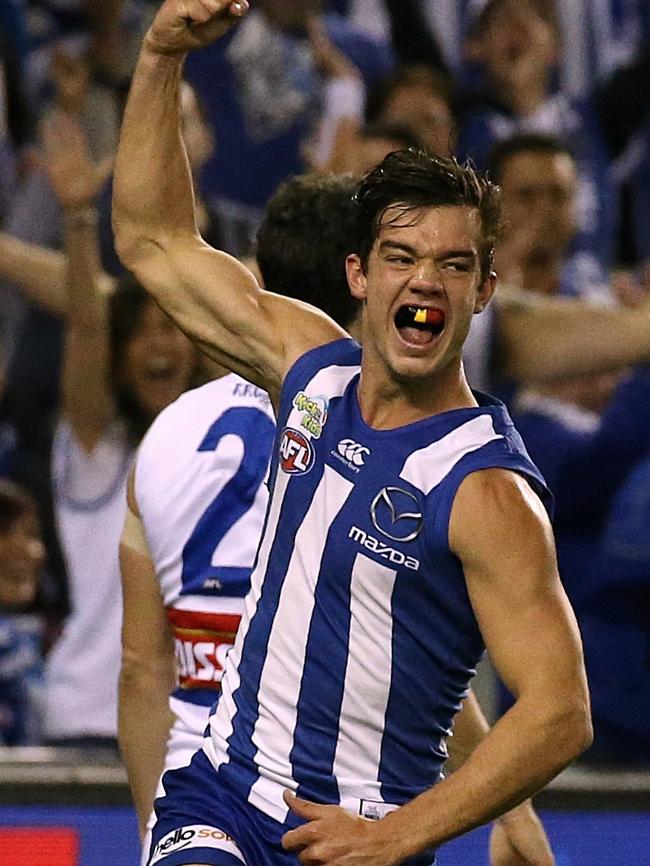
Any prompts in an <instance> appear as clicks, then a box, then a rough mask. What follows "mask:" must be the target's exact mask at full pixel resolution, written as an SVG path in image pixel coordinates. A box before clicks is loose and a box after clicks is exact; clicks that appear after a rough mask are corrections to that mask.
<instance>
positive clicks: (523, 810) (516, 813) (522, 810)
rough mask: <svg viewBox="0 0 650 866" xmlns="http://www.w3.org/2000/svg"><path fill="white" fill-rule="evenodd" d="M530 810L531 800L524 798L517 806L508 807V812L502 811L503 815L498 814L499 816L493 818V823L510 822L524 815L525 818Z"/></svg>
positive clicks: (531, 807)
mask: <svg viewBox="0 0 650 866" xmlns="http://www.w3.org/2000/svg"><path fill="white" fill-rule="evenodd" d="M532 811H533V802H532V800H524V801H523V802H522V803H519V805H518V806H515V807H514V809H510V811H509V812H504V813H503V815H499V817H498V818H496V819H495V823H498V824H512V823H514V822H516V821H519V820H521V819H522V818H524V817H526V818H527V817H528V816H529V815H530V813H531V812H532Z"/></svg>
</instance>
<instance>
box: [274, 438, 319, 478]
mask: <svg viewBox="0 0 650 866" xmlns="http://www.w3.org/2000/svg"><path fill="white" fill-rule="evenodd" d="M313 465H314V448H313V446H312V444H311V442H310V441H309V439H307V437H306V436H303V434H302V433H301V432H300V431H299V430H294V429H293V428H292V427H286V428H285V429H284V431H283V433H282V438H281V440H280V467H281V468H282V471H283V472H286V473H287V474H288V475H298V474H301V473H304V472H309V470H310V469H311V467H312V466H313Z"/></svg>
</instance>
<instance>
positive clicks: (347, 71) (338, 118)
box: [307, 16, 366, 174]
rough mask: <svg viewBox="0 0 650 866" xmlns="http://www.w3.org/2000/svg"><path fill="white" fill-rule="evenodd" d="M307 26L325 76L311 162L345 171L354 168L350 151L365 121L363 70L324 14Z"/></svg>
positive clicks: (329, 169)
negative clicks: (339, 42)
mask: <svg viewBox="0 0 650 866" xmlns="http://www.w3.org/2000/svg"><path fill="white" fill-rule="evenodd" d="M307 29H308V34H309V42H310V45H311V48H312V52H313V55H314V61H315V63H316V65H317V67H318V69H319V71H320V73H321V75H322V76H323V78H324V80H325V87H324V99H323V103H324V104H323V111H322V114H321V118H320V121H319V128H318V131H317V135H316V137H315V140H314V142H313V144H312V145H311V148H310V150H311V153H310V154H309V155H310V156H311V165H312V168H313V169H314V170H316V171H321V172H323V173H326V172H331V173H333V174H344V173H345V172H347V171H350V168H351V167H350V161H349V160H350V153H351V151H352V150H353V149H354V147H355V145H356V141H357V135H358V133H359V130H360V129H361V126H362V125H363V115H364V109H365V102H366V91H365V86H364V83H363V79H362V77H361V74H360V73H359V70H358V69H357V68H356V66H355V65H354V64H353V63H352V62H351V61H350V60H348V59H347V57H346V56H345V55H344V54H343V52H342V51H339V49H338V48H337V47H336V45H334V43H333V42H332V40H331V39H330V37H329V35H328V33H327V29H326V27H325V26H324V24H323V21H322V20H321V19H320V18H318V17H315V16H314V17H312V18H310V20H309V22H308V28H307Z"/></svg>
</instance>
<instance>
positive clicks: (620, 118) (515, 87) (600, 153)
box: [459, 0, 650, 267]
mask: <svg viewBox="0 0 650 866" xmlns="http://www.w3.org/2000/svg"><path fill="white" fill-rule="evenodd" d="M477 7H479V8H480V12H479V13H478V15H477V18H476V23H475V25H474V27H473V30H472V33H471V38H470V40H469V42H468V51H469V53H470V56H471V57H472V59H473V60H474V61H475V62H476V63H477V64H478V65H479V66H480V68H481V69H482V70H483V71H484V73H485V76H486V80H487V83H488V86H489V89H488V90H487V91H486V92H484V93H480V92H479V93H476V94H472V95H471V96H470V97H468V99H467V100H466V101H465V105H464V107H463V113H462V118H461V123H460V137H459V152H460V153H461V154H462V155H468V156H471V157H472V158H473V159H474V160H475V161H476V163H477V164H478V165H479V166H483V167H485V166H486V164H487V157H488V154H489V151H490V149H491V148H492V146H493V145H494V143H495V142H496V141H498V140H501V139H503V138H506V137H508V136H510V135H512V134H514V133H516V132H544V133H550V134H554V135H558V136H560V137H561V138H562V139H563V140H565V141H566V143H567V144H568V145H569V146H570V147H571V150H572V152H573V154H574V157H575V159H576V163H577V166H578V177H579V198H578V226H579V234H578V237H577V238H576V247H577V249H578V250H580V251H582V252H584V253H588V254H590V255H591V256H592V257H593V259H594V260H595V261H596V262H600V263H602V264H603V265H604V266H605V267H609V266H610V265H611V258H612V252H613V242H614V235H615V230H616V218H617V213H618V210H617V208H616V207H615V205H614V203H615V201H616V197H615V187H614V185H613V181H612V177H611V160H612V158H613V157H614V156H615V155H617V154H618V153H620V152H621V151H622V149H623V148H624V147H625V145H626V144H627V142H628V141H629V139H630V136H631V135H632V133H633V132H634V131H635V130H637V129H639V128H640V127H641V125H642V123H643V120H644V117H645V116H646V115H647V112H648V107H649V106H650V74H649V70H650V54H648V53H647V52H646V53H645V54H644V55H642V56H641V58H640V59H639V60H638V61H637V62H636V64H635V66H634V68H633V69H622V70H619V72H618V73H617V74H616V76H615V77H613V78H612V79H610V80H609V81H608V82H607V83H606V84H605V85H603V87H601V88H599V89H598V90H597V91H596V92H594V93H593V94H592V95H591V97H590V98H589V99H588V100H583V101H580V102H578V101H571V100H569V99H567V98H566V97H565V96H564V95H563V94H562V93H554V92H553V73H554V69H555V67H556V64H557V58H558V56H559V33H558V30H557V27H555V26H554V25H553V22H552V19H550V18H549V17H548V16H545V15H544V14H542V13H541V12H540V11H539V8H538V3H537V2H536V0H521V2H520V0H487V2H484V3H479V4H477ZM631 88H632V90H633V92H634V100H633V102H632V100H631V99H630V98H629V93H630V89H631Z"/></svg>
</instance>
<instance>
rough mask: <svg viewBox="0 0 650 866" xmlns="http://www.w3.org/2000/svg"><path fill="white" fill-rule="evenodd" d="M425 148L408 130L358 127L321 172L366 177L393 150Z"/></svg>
mask: <svg viewBox="0 0 650 866" xmlns="http://www.w3.org/2000/svg"><path fill="white" fill-rule="evenodd" d="M421 146H422V145H421V143H420V141H419V140H418V139H417V137H416V136H415V135H414V134H413V132H411V130H410V129H409V127H407V126H400V125H399V124H397V123H382V122H377V123H366V124H365V125H363V126H360V125H358V124H356V125H355V126H354V128H351V129H350V130H349V135H347V136H346V141H345V146H340V145H339V146H337V147H336V149H335V151H334V152H333V153H332V159H331V160H330V162H329V164H328V165H325V166H319V167H318V169H317V170H318V172H319V173H320V174H354V175H362V174H365V173H366V172H367V171H369V170H370V169H371V168H373V166H375V165H377V163H378V162H381V160H382V159H383V158H384V157H385V156H386V154H388V153H390V152H391V151H393V150H401V149H402V148H405V147H416V148H417V147H421Z"/></svg>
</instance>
